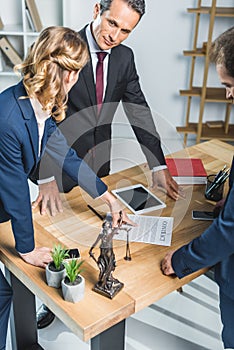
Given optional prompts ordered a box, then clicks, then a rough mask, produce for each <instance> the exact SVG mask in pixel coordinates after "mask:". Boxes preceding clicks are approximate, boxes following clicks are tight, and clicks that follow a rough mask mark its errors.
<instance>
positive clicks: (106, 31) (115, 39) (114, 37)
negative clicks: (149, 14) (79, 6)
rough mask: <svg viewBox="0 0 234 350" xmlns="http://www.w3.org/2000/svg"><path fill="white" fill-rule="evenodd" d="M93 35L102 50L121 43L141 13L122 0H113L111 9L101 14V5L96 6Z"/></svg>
mask: <svg viewBox="0 0 234 350" xmlns="http://www.w3.org/2000/svg"><path fill="white" fill-rule="evenodd" d="M93 18H94V21H93V23H92V33H93V36H94V38H95V40H96V42H97V44H98V46H99V47H100V49H101V50H108V49H111V48H113V47H115V46H118V45H119V44H121V43H122V42H123V41H124V40H125V39H127V37H128V36H129V34H130V33H131V32H132V30H133V29H134V28H135V26H136V25H137V23H138V22H139V20H140V15H139V13H137V12H136V11H135V10H133V9H132V8H131V7H129V6H128V4H127V3H126V2H124V1H122V0H113V2H112V3H111V6H110V9H109V10H107V11H104V12H103V13H102V15H100V5H99V4H98V3H97V4H96V5H95V7H94V15H93Z"/></svg>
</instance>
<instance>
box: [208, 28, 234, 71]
mask: <svg viewBox="0 0 234 350" xmlns="http://www.w3.org/2000/svg"><path fill="white" fill-rule="evenodd" d="M209 57H210V61H211V62H213V63H215V64H216V65H217V64H221V65H223V66H224V67H225V68H226V70H227V73H228V75H230V76H231V77H233V78H234V27H231V28H229V29H228V30H226V31H225V32H224V33H222V34H221V35H220V36H219V37H218V38H217V39H216V40H215V41H214V42H213V43H212V44H211V48H210V51H209Z"/></svg>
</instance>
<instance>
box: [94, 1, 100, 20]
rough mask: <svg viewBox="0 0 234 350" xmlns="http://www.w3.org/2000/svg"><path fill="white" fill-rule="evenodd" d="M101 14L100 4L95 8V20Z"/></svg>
mask: <svg viewBox="0 0 234 350" xmlns="http://www.w3.org/2000/svg"><path fill="white" fill-rule="evenodd" d="M99 13H100V4H99V3H96V4H95V5H94V8H93V19H96V18H97V16H98V15H99Z"/></svg>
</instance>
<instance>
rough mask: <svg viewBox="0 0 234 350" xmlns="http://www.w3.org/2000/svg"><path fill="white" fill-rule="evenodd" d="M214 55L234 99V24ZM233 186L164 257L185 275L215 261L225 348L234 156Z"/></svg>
mask: <svg viewBox="0 0 234 350" xmlns="http://www.w3.org/2000/svg"><path fill="white" fill-rule="evenodd" d="M210 58H211V61H213V62H214V63H215V64H216V69H217V73H218V76H219V78H220V81H221V83H222V84H223V85H224V86H225V87H226V97H227V98H228V99H232V100H233V99H234V27H232V28H230V29H229V30H227V31H226V32H224V33H223V34H221V35H220V36H219V37H218V38H217V39H216V40H215V41H214V43H213V45H212V47H211V51H210ZM229 179H230V181H229V184H230V189H229V193H228V196H227V198H226V201H225V204H224V207H223V209H222V211H221V213H220V214H219V216H218V217H217V218H216V219H215V220H214V221H213V223H212V224H211V225H210V226H209V228H208V229H207V230H206V231H205V232H204V233H203V234H202V235H201V236H200V237H198V238H196V239H194V240H193V241H191V242H190V243H189V244H187V245H185V246H183V247H181V248H180V249H179V250H177V251H176V252H170V253H168V254H167V255H166V256H165V258H164V259H163V261H162V264H161V266H162V271H163V273H164V274H165V275H171V274H174V273H175V274H176V275H177V276H178V277H179V278H182V277H184V276H186V275H188V274H190V273H192V272H194V271H196V270H199V269H201V268H204V267H207V266H213V265H215V279H216V281H217V283H218V285H219V289H220V312H221V319H222V323H223V331H222V340H223V343H224V348H225V349H234V335H233V329H234V186H233V181H234V160H233V162H232V168H231V172H230V177H229Z"/></svg>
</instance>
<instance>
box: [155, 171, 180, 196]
mask: <svg viewBox="0 0 234 350" xmlns="http://www.w3.org/2000/svg"><path fill="white" fill-rule="evenodd" d="M152 181H153V187H155V188H157V187H162V188H163V189H164V190H165V191H166V192H167V194H168V196H169V197H171V198H172V199H174V200H177V199H178V198H179V197H184V193H183V190H182V188H181V187H179V186H178V184H177V182H176V181H175V180H174V179H173V178H172V176H171V174H170V173H169V170H168V169H163V170H158V171H154V172H153V173H152Z"/></svg>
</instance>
